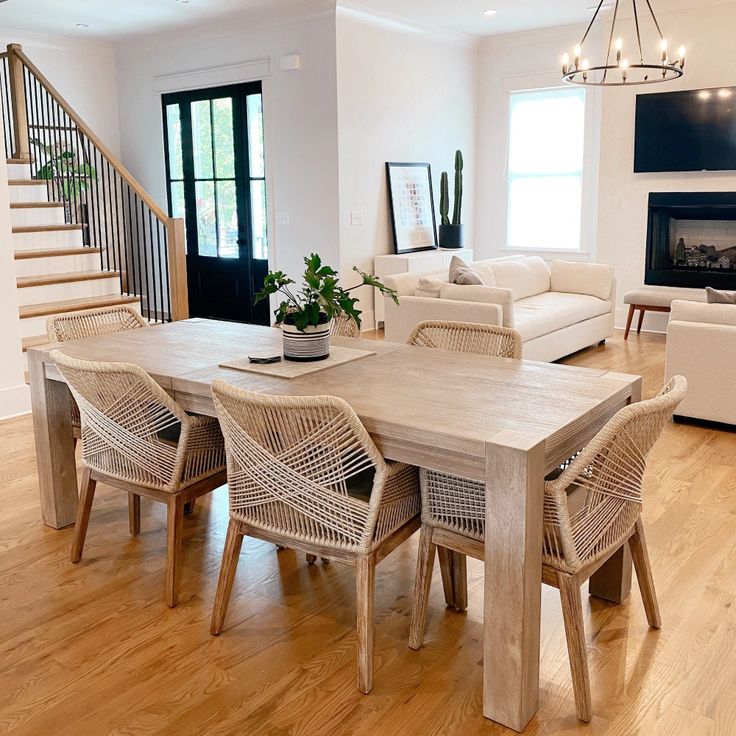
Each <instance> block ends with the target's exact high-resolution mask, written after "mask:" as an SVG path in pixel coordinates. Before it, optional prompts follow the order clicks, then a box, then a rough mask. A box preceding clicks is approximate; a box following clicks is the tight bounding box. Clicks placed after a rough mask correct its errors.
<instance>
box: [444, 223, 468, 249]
mask: <svg viewBox="0 0 736 736" xmlns="http://www.w3.org/2000/svg"><path fill="white" fill-rule="evenodd" d="M462 247H463V226H462V225H440V248H462Z"/></svg>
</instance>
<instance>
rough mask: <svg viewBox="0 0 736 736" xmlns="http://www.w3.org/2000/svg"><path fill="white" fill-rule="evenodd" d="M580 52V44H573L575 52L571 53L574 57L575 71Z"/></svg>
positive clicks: (578, 63)
mask: <svg viewBox="0 0 736 736" xmlns="http://www.w3.org/2000/svg"><path fill="white" fill-rule="evenodd" d="M581 52H582V48H580V44H579V43H576V44H575V50H574V51H573V56H574V57H575V68H576V69H577V68H578V67H579V66H580V54H581Z"/></svg>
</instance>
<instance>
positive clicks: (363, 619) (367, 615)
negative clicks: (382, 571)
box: [355, 555, 376, 693]
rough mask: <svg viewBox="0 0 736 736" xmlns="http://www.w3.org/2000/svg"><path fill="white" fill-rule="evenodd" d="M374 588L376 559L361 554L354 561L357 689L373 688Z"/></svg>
mask: <svg viewBox="0 0 736 736" xmlns="http://www.w3.org/2000/svg"><path fill="white" fill-rule="evenodd" d="M375 590H376V559H375V557H374V556H373V555H361V556H360V557H358V558H357V560H356V563H355V594H356V595H355V599H356V609H357V627H356V628H357V635H358V690H360V692H362V693H369V692H370V691H371V690H372V689H373V601H374V598H375Z"/></svg>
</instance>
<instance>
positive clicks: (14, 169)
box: [8, 164, 31, 179]
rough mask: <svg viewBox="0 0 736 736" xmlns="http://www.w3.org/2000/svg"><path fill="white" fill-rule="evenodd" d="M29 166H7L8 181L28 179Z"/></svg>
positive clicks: (29, 176)
mask: <svg viewBox="0 0 736 736" xmlns="http://www.w3.org/2000/svg"><path fill="white" fill-rule="evenodd" d="M30 178H31V165H30V164H8V179H30Z"/></svg>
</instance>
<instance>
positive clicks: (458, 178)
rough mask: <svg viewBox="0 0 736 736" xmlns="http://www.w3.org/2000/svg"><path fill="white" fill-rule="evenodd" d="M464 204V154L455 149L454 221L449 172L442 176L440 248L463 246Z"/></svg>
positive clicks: (444, 172)
mask: <svg viewBox="0 0 736 736" xmlns="http://www.w3.org/2000/svg"><path fill="white" fill-rule="evenodd" d="M462 206H463V154H462V152H460V151H455V201H454V204H453V208H452V221H450V217H449V214H450V213H449V207H450V194H449V185H448V179H447V172H446V171H443V172H442V176H441V177H440V218H441V220H440V248H462V247H463V226H462V225H461V223H460V211H461V209H462Z"/></svg>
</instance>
